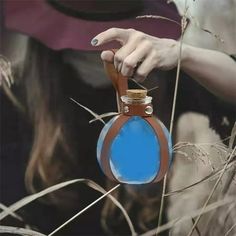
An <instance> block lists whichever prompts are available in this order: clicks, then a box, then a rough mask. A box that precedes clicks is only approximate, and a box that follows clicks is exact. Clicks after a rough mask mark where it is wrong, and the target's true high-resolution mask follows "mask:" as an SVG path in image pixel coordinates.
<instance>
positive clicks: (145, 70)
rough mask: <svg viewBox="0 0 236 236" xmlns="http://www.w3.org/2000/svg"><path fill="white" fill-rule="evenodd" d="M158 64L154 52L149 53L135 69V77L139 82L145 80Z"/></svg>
mask: <svg viewBox="0 0 236 236" xmlns="http://www.w3.org/2000/svg"><path fill="white" fill-rule="evenodd" d="M156 66H157V60H156V59H155V57H154V56H153V55H152V54H150V55H148V56H147V57H146V58H145V59H144V61H143V62H142V63H141V64H140V66H139V67H138V68H137V70H136V71H135V73H134V75H133V78H134V79H135V80H137V81H138V82H142V81H144V80H145V78H146V77H147V76H148V74H149V73H150V72H151V71H152V70H153V69H154V68H155V67H156Z"/></svg>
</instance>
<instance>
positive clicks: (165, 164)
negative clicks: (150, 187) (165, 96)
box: [144, 117, 169, 183]
mask: <svg viewBox="0 0 236 236" xmlns="http://www.w3.org/2000/svg"><path fill="white" fill-rule="evenodd" d="M144 119H145V120H146V121H147V122H148V123H149V124H150V125H151V127H152V128H153V129H154V131H155V133H156V135H157V137H158V140H159V144H160V157H161V160H160V169H159V172H158V174H157V176H156V177H155V178H154V179H153V181H152V183H155V182H159V181H160V180H161V179H162V178H163V177H164V175H165V174H166V172H167V170H168V168H169V148H168V142H167V139H166V136H165V134H164V131H163V129H162V127H161V125H160V124H159V122H157V121H156V120H155V118H154V117H144Z"/></svg>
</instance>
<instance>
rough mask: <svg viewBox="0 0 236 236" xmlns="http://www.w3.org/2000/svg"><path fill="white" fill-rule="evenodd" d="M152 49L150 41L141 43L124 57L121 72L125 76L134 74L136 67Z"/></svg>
mask: <svg viewBox="0 0 236 236" xmlns="http://www.w3.org/2000/svg"><path fill="white" fill-rule="evenodd" d="M150 50H151V44H150V43H147V42H144V43H141V44H140V45H139V46H138V47H137V48H136V49H135V50H134V51H133V52H132V53H130V54H129V55H128V56H127V57H126V58H124V60H123V61H122V62H123V63H122V67H121V70H120V72H121V73H122V74H123V75H124V76H132V75H133V74H134V70H135V68H136V67H137V66H138V64H140V62H141V61H143V60H144V59H145V58H146V57H147V56H148V54H149V53H150Z"/></svg>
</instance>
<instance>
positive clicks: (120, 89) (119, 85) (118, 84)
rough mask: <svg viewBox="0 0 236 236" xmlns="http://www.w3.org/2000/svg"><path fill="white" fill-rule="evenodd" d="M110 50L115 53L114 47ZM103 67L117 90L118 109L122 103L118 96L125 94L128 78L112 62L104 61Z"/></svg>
mask: <svg viewBox="0 0 236 236" xmlns="http://www.w3.org/2000/svg"><path fill="white" fill-rule="evenodd" d="M111 51H112V52H113V53H114V54H115V52H116V49H112V50H111ZM104 69H105V71H106V73H107V76H108V77H109V79H110V80H111V81H112V84H113V86H114V88H115V90H116V92H117V104H118V111H120V108H121V104H122V103H121V99H120V97H121V96H123V95H126V90H127V89H128V78H127V77H125V76H123V75H122V74H121V73H119V72H118V71H117V70H116V68H115V66H114V64H113V63H112V62H107V61H104Z"/></svg>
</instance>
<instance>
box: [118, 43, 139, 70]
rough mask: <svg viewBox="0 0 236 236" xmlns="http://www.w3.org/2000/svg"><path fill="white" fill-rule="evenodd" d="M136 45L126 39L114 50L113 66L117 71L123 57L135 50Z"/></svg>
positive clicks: (123, 59) (122, 61) (120, 66)
mask: <svg viewBox="0 0 236 236" xmlns="http://www.w3.org/2000/svg"><path fill="white" fill-rule="evenodd" d="M135 47H136V45H135V44H134V43H132V42H131V41H128V42H127V44H125V45H124V46H123V47H121V48H120V49H119V50H118V51H116V53H115V56H114V66H115V68H116V70H117V71H118V72H121V69H122V65H123V63H124V61H125V59H126V58H127V57H128V56H129V55H130V54H131V53H132V52H133V51H134V50H135Z"/></svg>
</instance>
